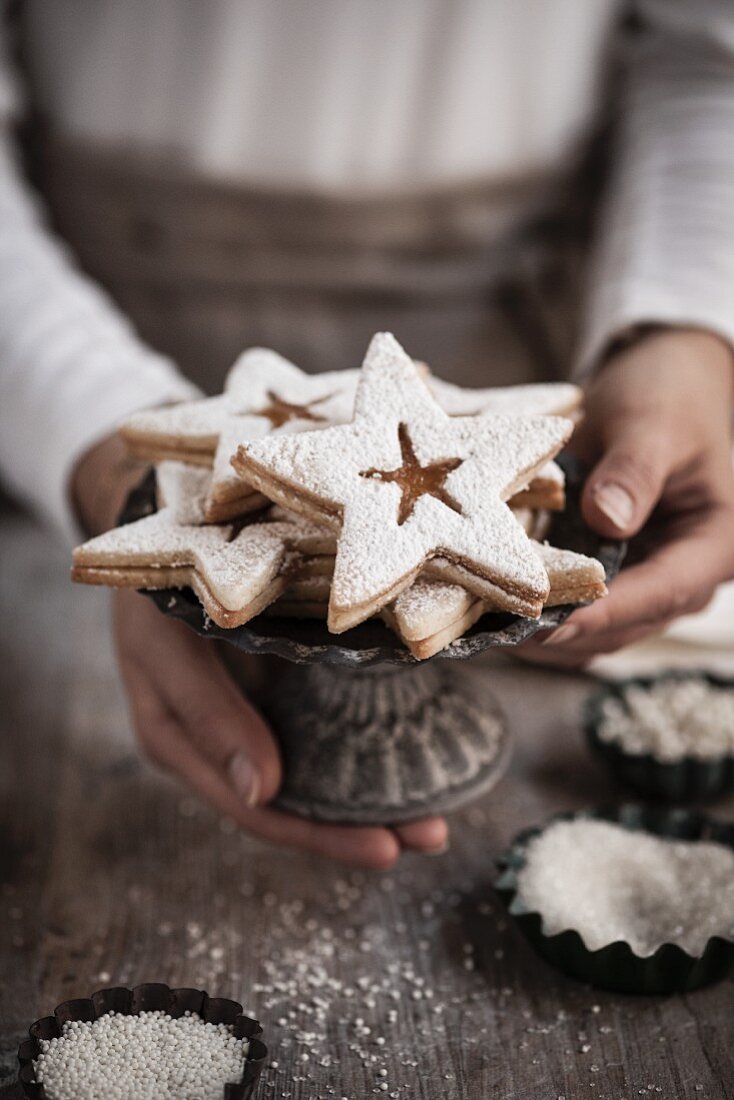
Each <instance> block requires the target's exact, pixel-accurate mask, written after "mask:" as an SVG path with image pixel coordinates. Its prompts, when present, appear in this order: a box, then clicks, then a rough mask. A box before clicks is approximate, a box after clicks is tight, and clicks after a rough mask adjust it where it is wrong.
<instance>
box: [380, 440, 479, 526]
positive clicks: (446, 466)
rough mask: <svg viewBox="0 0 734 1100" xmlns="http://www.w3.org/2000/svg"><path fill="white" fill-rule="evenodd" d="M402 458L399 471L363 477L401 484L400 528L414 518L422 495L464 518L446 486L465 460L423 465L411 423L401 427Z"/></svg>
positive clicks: (382, 472)
mask: <svg viewBox="0 0 734 1100" xmlns="http://www.w3.org/2000/svg"><path fill="white" fill-rule="evenodd" d="M398 440H399V442H400V457H401V459H402V464H401V465H400V466H399V467H398V469H397V470H363V471H362V472H361V474H360V476H361V477H371V478H374V479H375V480H377V481H384V482H387V483H388V484H393V485H397V486H398V488H399V489H400V493H401V496H400V505H399V508H398V527H402V526H403V524H404V523H405V522H406V520H408V519H410V517H411V516H412V514H413V510H414V508H415V506H416V504H417V503H418V501H419V500H420V498H421V497H422V496H432V497H435V498H436V500H439V501H440V502H441V503H442V504H445V505H446V507H447V508H451V509H452V511H454V512H458V513H459V515H462V514H463V512H462V508H461V505H460V504H459V502H458V501H456V500H454V498H453V497H452V496H451V494H450V493H449V492H448V490H447V489H446V487H445V484H446V479H447V477H448V476H449V474H450V473H452V472H453V471H454V470H456V469H457V467H459V466H461V463H462V461H463V459H461V458H447V459H444V460H443V461H442V462H431V463H429V464H428V466H421V464H420V462H419V461H418V459H417V457H416V453H415V450H414V448H413V441H412V439H411V438H410V434H409V432H408V426H407V424H399V425H398Z"/></svg>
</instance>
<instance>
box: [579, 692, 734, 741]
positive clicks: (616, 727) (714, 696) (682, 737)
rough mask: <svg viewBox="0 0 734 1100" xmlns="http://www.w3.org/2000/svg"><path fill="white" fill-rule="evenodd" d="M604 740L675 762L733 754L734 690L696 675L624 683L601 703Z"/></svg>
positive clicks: (599, 729) (599, 730)
mask: <svg viewBox="0 0 734 1100" xmlns="http://www.w3.org/2000/svg"><path fill="white" fill-rule="evenodd" d="M598 732H599V737H600V738H601V740H602V741H607V742H612V743H616V744H618V745H619V746H620V747H621V748H622V749H624V751H625V752H628V753H631V754H632V755H642V754H644V753H652V755H653V756H654V757H655V758H656V759H657V760H662V761H667V762H674V761H676V760H681V759H682V758H683V757H684V756H693V757H696V758H697V759H699V760H713V759H715V758H716V757H719V756H727V755H731V754H734V690H732V689H730V688H726V687H716V686H715V685H713V684H710V683H709V682H708V680H705V679H703V678H702V677H700V676H690V677H685V678H683V679H680V680H677V679H675V680H673V679H670V680H668V679H663V680H660V681H658V682H657V683H655V684H652V685H650V686H645V687H643V686H640V685H638V684H636V685H631V686H629V687H627V688H625V689H624V690H623V691H622V693H621V697H620V698H617V697H615V696H610V697H609V698H607V699H605V700H604V702H603V704H602V707H601V721H600V723H599V727H598Z"/></svg>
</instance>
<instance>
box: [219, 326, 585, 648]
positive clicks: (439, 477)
mask: <svg viewBox="0 0 734 1100" xmlns="http://www.w3.org/2000/svg"><path fill="white" fill-rule="evenodd" d="M572 427H573V425H572V424H571V422H570V421H568V420H565V419H562V418H559V417H544V416H535V417H518V416H493V415H488V414H485V415H482V416H473V417H450V416H448V415H447V414H446V413H445V412H444V411H443V410H442V409H441V408H440V407H439V405H438V404H437V403H436V401H435V400H434V398H433V397H432V395H431V393H430V392H429V390H428V389H427V387H426V385H425V383H424V381H423V380H422V379H421V376H420V373H419V371H418V369H417V368H416V366H415V364H414V363H413V361H412V360H411V359H410V357H409V356H408V355H406V353H405V352H404V351H403V349H402V348H401V347H400V345H399V344H398V342H397V341H396V340H395V338H394V337H393V336H391V335H389V334H386V333H380V334H378V335H377V336H375V337H374V338H373V340H372V343H371V344H370V347H369V350H368V353H367V357H366V359H365V362H364V365H363V368H362V377H361V379H360V382H359V385H358V389H357V395H356V399H355V408H354V420H353V421H352V423H350V424H344V425H340V426H337V427H328V428H324V429H322V430H320V431H318V432H303V433H300V434H299V435H293V436H280V437H279V438H272V437H271V438H269V439H261V440H257V441H254V442H249V443H247V444H245V445H242V446H240V448H239V450H238V452H237V455H236V456H235V458H234V459H233V460H232V464H233V467H234V468H235V469H236V471H237V473H238V474H240V475H241V476H242V477H244V478H245V479H246V480H247V481H248V482H249V483H250V484H252V485H254V486H255V487H256V488H257V489H259V490H260V491H261V492H263V493H264V494H265V495H267V496H268V497H269V498H270V499H272V500H275V501H277V502H278V503H280V504H283V505H285V507H287V508H291V509H292V510H293V511H297V512H299V513H301V514H303V515H307V516H309V517H310V518H312V519H315V520H316V521H317V522H318V521H319V520H320V521H322V522H323V521H326V522H328V523H331V524H332V525H333V526H334V527H336V528H339V529H340V535H339V539H338V544H337V557H336V564H335V569H334V580H333V585H332V590H331V598H330V602H329V618H328V625H329V629H330V630H332V631H333V632H335V633H340V632H341V631H343V630H347V629H348V628H349V627H351V626H354V625H356V624H357V623H359V622H362V621H363V620H364V619H367V618H369V617H370V616H371V615H373V614H375V613H376V612H377V611H379V610H380V609H381V608H382V607H384V606H385V604H387V603H389V602H390V601H391V600H394V599H395V598H396V597H397V596H398V595H399V593H400V592H401V591H402V590H403V589H404V588H406V587H407V586H408V585H409V584H410V583H411V582H412V581H413V580H414V579H415V577H416V576H417V574H418V572H419V571H420V569H421V568H422V567H423V566H424V564H425V563H426V561H427V560H429V559H431V558H433V557H435V556H438V555H440V556H443V557H446V558H448V559H449V560H451V561H454V562H456V563H458V564H460V565H462V566H463V567H464V568H465V569H466V570H467V571H468V572H470V573H471V576H472V588H473V590H474V591H476V594H477V595H478V596H480V597H482V598H485V599H488V600H491V601H492V602H493V603H494V604H495V605H497V606H500V607H503V608H504V609H507V610H508V611H514V612H516V613H519V614H523V615H526V616H529V617H532V618H537V617H538V616H539V615H540V612H541V610H542V606H543V601H544V599H545V597H546V596H547V594H548V578H547V575H546V573H545V570H544V568H543V566H542V564H541V562H540V560H539V558H538V556H537V554H535V553H534V551H533V549H532V546H531V544H530V541H529V539H528V537H527V535H526V534H525V531H524V530H523V528H522V526H521V525H520V524H519V523H518V522H517V520H516V519H515V517H514V516H513V514H512V512H511V510H510V509H509V508H508V506H507V504H506V503H505V501H507V500H508V498H510V497H511V496H512V495H513V493H514V492H515V491H516V490H517V489H519V488H521V487H523V486H525V485H527V483H528V481H529V480H530V479H531V478H532V475H533V473H534V472H535V471H536V470H537V469H538V468H539V467H541V466H542V465H543V464H544V463H545V462H547V461H548V460H549V459H551V458H552V457H553V456H554V455H555V454H556V453H557V452H558V451H559V450H560V448H561V447H562V446H563V444H564V443H565V442H566V440H567V439H568V437H569V436H570V434H571V431H572Z"/></svg>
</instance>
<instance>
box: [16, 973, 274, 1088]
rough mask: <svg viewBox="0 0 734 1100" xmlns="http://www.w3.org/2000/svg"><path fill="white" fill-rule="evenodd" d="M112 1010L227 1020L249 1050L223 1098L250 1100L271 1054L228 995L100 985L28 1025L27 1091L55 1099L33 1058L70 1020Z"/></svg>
mask: <svg viewBox="0 0 734 1100" xmlns="http://www.w3.org/2000/svg"><path fill="white" fill-rule="evenodd" d="M111 1012H114V1013H117V1014H118V1015H122V1016H137V1015H139V1014H140V1013H141V1012H164V1013H166V1014H167V1015H168V1016H170V1017H171V1018H172V1019H178V1018H179V1017H182V1016H184V1015H185V1014H186V1013H187V1012H188V1013H191V1015H195V1016H199V1017H201V1019H202V1020H204V1021H205V1022H206V1023H211V1024H226V1025H228V1026H229V1027H231V1028H232V1033H233V1035H234V1037H235V1038H236V1039H247V1040H248V1051H247V1057H246V1060H245V1065H244V1069H243V1072H242V1076H241V1078H240V1080H238V1081H231V1082H227V1083H226V1084H224V1085H223V1086H222V1097H223V1100H250V1098H251V1097H253V1096H254V1094H255V1088H256V1085H257V1082H258V1079H259V1077H260V1073H261V1070H262V1067H263V1064H264V1062H265V1059H266V1058H267V1053H268V1052H267V1047H266V1046H265V1044H264V1043H263V1041H262V1039H261V1035H262V1028H261V1027H260V1024H259V1023H258V1022H257V1020H253V1019H251V1018H250V1017H249V1016H246V1015H244V1013H243V1011H242V1005H240V1004H238V1003H237V1001H232V1000H229V999H228V998H225V997H210V996H209V995H208V994H207V993H206V992H205V991H204V990H202V989H188V988H186V989H183V988H182V989H171V988H169V986H167V985H164V984H163V983H160V982H146V983H144V984H142V985H136V986H135V987H134V988H132V989H128V988H127V987H124V986H114V987H111V988H109V989H100V990H97V992H95V993H92V995H91V997H85V998H79V999H75V1000H69V1001H64V1002H63V1003H62V1004H60V1005H58V1006H57V1007H56V1009H54V1012H53V1015H51V1016H44V1017H42V1018H41V1019H40V1020H36V1021H35V1023H33V1024H31V1026H30V1028H29V1029H28V1033H29V1035H30V1038H29V1039H26V1041H25V1042H24V1043H21V1045H20V1047H19V1049H18V1061H19V1063H20V1070H19V1073H18V1080H19V1081H20V1083H21V1085H22V1087H23V1090H24V1092H25V1095H26V1096H27V1097H30V1098H32V1100H53V1098H52V1097H49V1095H48V1093H47V1092H46V1089H45V1087H44V1085H43V1083H41V1082H39V1081H37V1080H36V1071H35V1066H34V1062H35V1060H36V1059H37V1058H38V1057H39V1055H40V1054H41V1042H42V1041H43V1040H44V1039H55V1038H58V1037H59V1036H60V1035H61V1034H62V1028H63V1026H64V1024H66V1023H68V1022H70V1021H82V1022H90V1023H91V1022H93V1021H94V1020H98V1019H99V1018H100V1017H102V1016H105V1015H107V1014H109V1013H111Z"/></svg>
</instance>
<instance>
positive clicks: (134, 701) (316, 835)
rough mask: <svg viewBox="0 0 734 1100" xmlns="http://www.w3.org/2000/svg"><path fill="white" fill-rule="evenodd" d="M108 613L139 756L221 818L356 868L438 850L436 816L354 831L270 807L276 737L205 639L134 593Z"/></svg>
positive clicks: (441, 837)
mask: <svg viewBox="0 0 734 1100" xmlns="http://www.w3.org/2000/svg"><path fill="white" fill-rule="evenodd" d="M114 610H115V614H114V623H115V639H116V643H117V652H118V657H119V662H120V669H121V672H122V678H123V681H124V683H125V687H126V689H127V695H128V700H129V704H130V709H131V712H132V718H133V725H134V727H135V732H136V734H137V738H138V741H139V742H140V746H141V748H142V750H143V752H144V753H145V755H146V756H147V757H148V758H149V759H150V760H152V761H153V763H154V764H156V765H158V766H159V767H161V768H163V769H165V770H166V771H170V772H171V773H172V774H173V775H175V776H177V777H178V778H179V779H180V780H182V782H183V783H185V784H186V785H187V786H188V787H190V788H191V789H192V790H193V791H195V792H196V793H197V794H198V795H200V796H201V797H202V798H203V799H205V801H207V802H209V803H210V804H211V805H212V806H213V807H214V808H215V809H216V810H218V811H219V812H220V813H221V814H225V815H226V816H227V817H231V818H232V819H233V820H234V821H236V822H237V823H238V824H239V825H240V826H241V827H242V828H243V829H245V830H247V831H248V832H251V833H255V834H257V835H258V836H260V837H262V838H263V839H265V840H269V841H272V842H273V843H275V844H282V845H287V846H289V847H294V848H302V849H305V850H308V851H312V852H318V853H319V854H321V855H324V856H328V857H330V858H333V859H338V860H342V861H343V862H345V863H351V864H355V865H358V866H362V867H372V868H378V869H381V868H387V867H389V866H391V865H392V864H393V863H394V862H395V861H396V859H397V858H398V856H399V854H400V851H401V848H410V849H413V850H415V851H419V852H430V853H437V852H440V851H443V850H444V849H445V847H446V842H447V829H446V823H445V821H444V820H443V819H441V818H430V819H427V820H424V821H416V822H413V823H411V824H409V825H401V826H399V827H397V828H395V829H387V828H366V827H365V828H356V827H353V826H348V825H320V824H317V823H315V822H312V821H306V820H305V819H303V818H299V817H295V816H293V815H291V814H286V813H282V812H281V811H279V810H275V809H270V808H269V807H268V805H267V804H268V802H270V800H271V799H272V798H273V797H274V796H275V795H276V794H277V791H278V788H279V786H280V781H281V768H280V759H279V755H278V748H277V745H276V742H275V739H274V737H273V734H272V733H271V731H270V729H269V728H268V726H267V724H266V723H265V721H264V719H263V718H262V716H261V715H260V714H259V713H258V712H257V710H255V708H254V707H253V706H252V705H251V704H250V703H249V702H248V701H247V700H246V699H245V698H244V696H243V695H242V693H241V691H240V690H239V689H238V687H237V686H236V684H235V683H234V681H233V680H232V678H231V677H230V675H229V673H228V672H227V670H226V669H225V667H224V665H223V664H222V662H221V660H220V659H219V657H218V655H217V650H216V647H215V645H214V643H212V642H209V641H206V640H205V639H203V638H199V637H197V636H196V635H195V634H194V633H193V632H192V631H191V630H189V628H188V627H186V626H184V625H183V624H182V623H178V622H175V621H174V620H172V619H167V618H166V617H165V616H164V615H162V614H161V613H160V611H159V610H158V608H157V607H155V605H154V604H153V603H152V602H151V601H150V600H148V599H146V598H145V597H144V596H141V595H139V594H138V593H137V592H131V591H125V590H122V591H119V592H116V593H115V605H114Z"/></svg>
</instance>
